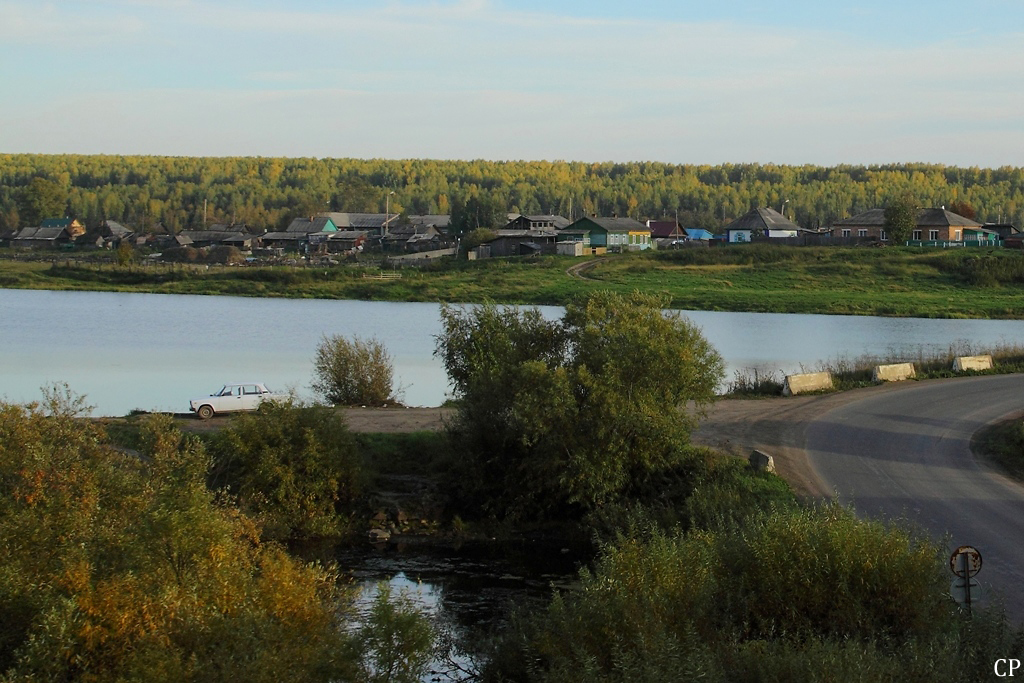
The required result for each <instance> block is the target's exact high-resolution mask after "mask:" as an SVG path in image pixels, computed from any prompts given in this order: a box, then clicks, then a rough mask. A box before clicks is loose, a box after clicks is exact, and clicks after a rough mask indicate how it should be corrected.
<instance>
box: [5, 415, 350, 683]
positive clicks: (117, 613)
mask: <svg viewBox="0 0 1024 683" xmlns="http://www.w3.org/2000/svg"><path fill="white" fill-rule="evenodd" d="M78 407H79V406H76V404H75V402H74V401H73V400H71V401H69V400H65V398H63V397H59V396H58V397H56V398H54V397H51V398H50V399H48V400H47V402H46V403H45V404H44V405H42V406H40V405H29V406H25V407H22V406H14V405H9V404H4V403H0V537H2V538H3V539H4V552H3V553H2V554H0V675H2V677H3V680H64V681H73V680H82V681H84V680H89V681H98V682H104V681H126V680H203V681H211V682H214V681H225V682H227V681H334V680H354V679H357V678H358V677H359V671H360V667H361V664H360V658H359V649H360V643H359V639H358V638H356V637H353V636H348V635H345V634H344V633H343V631H342V630H341V629H340V628H339V624H338V615H339V614H340V611H339V610H341V609H343V607H344V605H345V603H346V602H347V596H346V595H345V593H344V592H343V591H342V590H341V589H340V585H341V584H339V582H338V581H337V576H336V574H335V572H334V571H333V570H331V569H324V568H317V567H313V566H304V565H302V564H299V563H297V562H295V561H294V560H292V559H291V558H289V557H288V556H287V555H286V554H285V553H284V551H283V550H282V549H280V548H279V547H277V546H275V545H273V544H262V543H260V542H259V539H258V536H259V534H258V528H257V527H256V526H255V525H254V524H253V522H252V520H250V519H248V518H246V517H245V516H243V515H240V514H239V513H238V511H237V510H235V509H233V508H232V507H230V506H228V505H226V504H225V501H224V500H223V499H219V498H218V497H217V496H216V495H215V494H213V493H212V492H211V491H209V490H208V489H207V488H206V483H205V477H206V471H207V466H208V465H209V459H208V457H207V456H206V454H205V452H204V450H203V448H202V445H201V444H200V443H199V442H198V441H197V440H195V439H194V438H186V437H183V436H182V435H181V433H180V432H178V431H177V430H175V429H174V428H173V426H172V424H171V421H170V419H169V418H167V417H161V416H152V417H150V418H148V419H147V420H145V421H144V425H143V429H142V437H141V440H140V443H141V448H140V453H139V455H140V456H141V457H134V456H127V455H125V454H124V453H122V452H120V451H119V450H115V449H113V448H109V447H107V446H106V445H105V436H104V434H103V432H102V430H101V429H100V428H99V427H98V426H97V425H96V424H95V423H93V422H91V421H85V420H79V419H77V414H78Z"/></svg>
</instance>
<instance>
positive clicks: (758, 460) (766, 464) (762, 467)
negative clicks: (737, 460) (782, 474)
mask: <svg viewBox="0 0 1024 683" xmlns="http://www.w3.org/2000/svg"><path fill="white" fill-rule="evenodd" d="M748 460H749V462H750V467H751V469H753V470H754V471H756V472H775V459H774V458H773V457H772V456H770V455H768V454H767V453H765V452H764V451H753V452H752V453H751V454H750V457H749V458H748Z"/></svg>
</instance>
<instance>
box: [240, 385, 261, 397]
mask: <svg viewBox="0 0 1024 683" xmlns="http://www.w3.org/2000/svg"><path fill="white" fill-rule="evenodd" d="M242 393H243V394H245V395H246V396H253V395H255V394H258V393H260V390H259V387H257V386H256V385H255V384H246V385H245V386H244V387H242Z"/></svg>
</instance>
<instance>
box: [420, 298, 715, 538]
mask: <svg viewBox="0 0 1024 683" xmlns="http://www.w3.org/2000/svg"><path fill="white" fill-rule="evenodd" d="M664 305H665V301H664V300H662V299H659V298H657V297H652V296H648V295H642V294H640V293H634V294H632V295H628V296H623V295H619V294H615V293H612V292H598V293H595V294H592V295H590V296H588V297H585V298H582V299H579V300H577V301H575V302H573V303H571V304H570V305H569V306H567V307H566V312H565V315H564V317H563V318H562V319H561V320H560V321H551V320H546V319H545V318H544V317H543V316H542V315H541V313H540V312H539V311H538V310H536V309H527V310H519V309H515V308H499V307H496V306H494V305H483V306H479V307H474V308H472V309H455V308H451V307H447V306H446V307H444V308H443V309H442V313H441V318H442V323H443V327H444V329H443V331H442V333H441V334H440V335H439V337H438V340H437V349H436V351H435V354H436V355H438V356H440V357H441V359H442V361H443V362H444V365H445V368H446V370H447V371H448V376H449V378H450V380H451V382H452V385H453V387H454V391H455V395H456V398H457V399H458V411H457V415H456V417H455V418H454V420H453V422H452V424H451V425H450V426H449V433H450V436H451V438H452V443H453V447H454V449H455V451H456V454H457V456H458V461H459V466H458V472H457V473H456V476H455V484H454V486H455V487H456V493H457V494H459V495H461V496H462V498H463V503H466V504H478V505H481V506H482V507H483V508H484V509H485V510H486V511H487V512H489V513H491V514H493V515H501V516H503V517H508V518H541V517H545V516H553V515H559V516H565V515H574V514H575V515H578V514H581V513H585V512H587V511H591V510H594V509H596V508H598V507H600V506H602V505H605V504H608V503H610V502H613V501H614V500H616V499H617V498H619V497H621V496H622V495H624V494H625V493H626V492H628V490H629V489H630V487H635V486H638V485H641V484H642V483H643V481H644V480H645V479H646V478H648V477H650V476H652V475H654V474H655V473H658V472H660V471H664V470H666V469H669V468H671V467H673V466H674V465H677V464H678V463H679V462H680V461H681V460H682V459H683V458H684V456H685V453H686V451H687V447H688V445H689V434H690V431H691V429H692V428H693V427H694V425H695V422H696V417H695V416H694V415H693V414H691V413H690V412H688V411H686V410H685V409H684V404H685V403H686V402H687V401H693V402H695V403H696V404H697V406H698V408H700V407H702V406H705V405H707V404H708V403H709V402H711V401H712V400H713V399H714V396H715V389H716V387H717V384H718V382H719V381H720V379H721V377H722V372H723V371H722V360H721V357H720V356H719V355H718V353H717V352H716V351H715V350H714V349H713V348H712V347H711V345H710V344H708V342H707V341H706V340H705V339H704V338H703V336H701V334H700V331H699V330H698V329H697V328H696V327H694V326H693V325H692V324H691V323H689V322H688V321H686V320H684V319H683V318H682V317H681V316H679V315H678V314H674V313H673V314H665V313H663V311H662V309H663V307H664Z"/></svg>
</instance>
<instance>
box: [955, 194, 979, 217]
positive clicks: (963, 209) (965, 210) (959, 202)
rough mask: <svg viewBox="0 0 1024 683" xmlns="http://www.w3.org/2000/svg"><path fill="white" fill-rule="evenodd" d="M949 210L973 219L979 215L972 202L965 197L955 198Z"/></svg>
mask: <svg viewBox="0 0 1024 683" xmlns="http://www.w3.org/2000/svg"><path fill="white" fill-rule="evenodd" d="M949 210H950V211H952V212H953V213H955V214H956V215H958V216H963V217H964V218H969V219H971V220H972V221H973V220H974V219H975V218H977V217H978V213H977V212H976V211H975V210H974V207H973V206H971V204H970V202H967V201H964V200H963V199H955V200H953V201H952V202H951V203H950V205H949Z"/></svg>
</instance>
